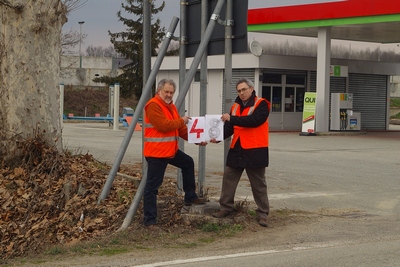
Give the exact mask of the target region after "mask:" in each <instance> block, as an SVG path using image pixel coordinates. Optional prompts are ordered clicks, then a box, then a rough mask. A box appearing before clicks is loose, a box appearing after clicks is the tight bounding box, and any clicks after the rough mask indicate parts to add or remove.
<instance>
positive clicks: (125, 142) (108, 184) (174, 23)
mask: <svg viewBox="0 0 400 267" xmlns="http://www.w3.org/2000/svg"><path fill="white" fill-rule="evenodd" d="M178 21H179V19H178V18H177V17H173V19H172V22H171V25H170V26H169V28H168V32H167V34H166V35H165V38H164V41H163V43H162V45H161V47H160V50H159V52H158V55H157V59H156V61H155V62H154V67H153V69H152V70H151V73H150V76H149V79H148V80H147V83H146V86H145V87H144V88H143V94H144V95H146V93H149V92H150V91H151V88H152V86H153V83H154V81H155V79H156V76H157V72H158V71H159V69H160V66H161V63H162V61H163V59H164V56H165V54H166V52H167V48H168V46H169V43H170V42H171V38H172V36H173V33H174V32H175V28H176V26H177V25H178ZM146 102H147V99H146V98H145V97H141V98H140V99H139V102H138V104H137V106H136V110H137V111H138V112H135V113H134V114H133V117H132V122H131V124H130V125H129V127H128V130H127V131H126V134H125V137H124V139H123V140H122V144H121V147H120V148H119V151H118V154H117V157H116V158H115V161H114V163H113V166H112V168H111V170H110V173H109V175H108V177H107V181H106V183H105V185H104V187H103V190H102V192H101V195H100V197H99V200H98V203H101V201H102V200H104V199H105V198H106V197H107V196H108V194H109V193H110V189H111V186H112V183H113V182H114V178H115V175H116V174H117V171H118V169H119V166H120V165H121V162H122V159H123V157H124V155H125V152H126V149H127V148H128V145H129V141H130V140H131V138H132V135H133V133H134V131H135V126H136V123H137V122H138V120H139V117H140V114H141V112H139V111H142V110H143V108H144V106H145V105H146ZM146 179H147V177H146V175H145V174H143V177H142V181H141V183H140V186H139V188H138V191H137V193H136V195H135V198H134V201H135V200H137V202H138V203H139V202H140V199H141V197H142V195H143V189H144V184H145V183H146ZM137 198H138V199H137ZM130 211H131V209H130ZM132 217H133V215H132Z"/></svg>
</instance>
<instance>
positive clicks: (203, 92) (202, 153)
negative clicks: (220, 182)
mask: <svg viewBox="0 0 400 267" xmlns="http://www.w3.org/2000/svg"><path fill="white" fill-rule="evenodd" d="M207 18H208V1H206V0H203V1H201V39H203V38H204V35H205V32H206V28H207ZM207 78H208V75H207V50H205V51H204V53H203V57H202V59H201V67H200V116H205V115H206V114H207V87H208V79H207ZM198 165H199V166H198V170H199V171H198V173H199V174H198V193H199V196H200V197H203V196H204V181H205V176H206V175H205V169H206V147H205V146H199V163H198Z"/></svg>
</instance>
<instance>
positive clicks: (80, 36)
mask: <svg viewBox="0 0 400 267" xmlns="http://www.w3.org/2000/svg"><path fill="white" fill-rule="evenodd" d="M78 23H79V68H80V69H82V24H83V23H85V22H84V21H79V22H78Z"/></svg>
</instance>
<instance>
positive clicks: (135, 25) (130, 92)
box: [93, 0, 165, 99]
mask: <svg viewBox="0 0 400 267" xmlns="http://www.w3.org/2000/svg"><path fill="white" fill-rule="evenodd" d="M164 6H165V2H163V3H162V4H161V5H160V6H159V7H156V6H155V4H154V1H150V9H151V11H150V12H151V14H152V18H153V15H155V14H157V13H159V12H161V11H162V10H163V9H164ZM122 8H123V9H124V10H125V11H126V12H127V13H128V14H132V15H134V16H135V18H136V20H134V19H131V18H125V17H123V16H122V14H121V11H119V12H118V13H117V17H118V19H119V20H120V21H122V22H123V23H124V25H126V27H127V28H126V31H125V32H117V33H111V32H110V31H109V32H108V34H109V35H110V41H111V43H112V44H113V45H114V49H115V51H116V52H117V53H118V54H119V55H122V56H123V57H124V58H125V59H127V60H129V61H130V63H129V64H127V65H125V66H123V67H122V68H121V69H122V70H123V73H122V74H120V75H118V76H117V77H109V76H103V77H99V78H95V79H93V81H94V82H101V83H106V84H114V83H116V82H118V83H119V84H120V87H121V96H122V97H125V98H126V97H132V96H135V97H136V98H137V99H139V98H140V96H141V94H142V87H143V0H126V4H124V3H123V4H122ZM150 28H151V56H156V55H157V48H158V47H159V45H160V43H161V42H162V40H163V38H164V36H165V33H164V32H165V28H164V27H161V26H160V19H156V20H155V21H154V23H153V19H152V25H151V27H150Z"/></svg>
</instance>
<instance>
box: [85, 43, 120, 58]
mask: <svg viewBox="0 0 400 267" xmlns="http://www.w3.org/2000/svg"><path fill="white" fill-rule="evenodd" d="M86 55H87V56H90V57H118V53H117V52H116V51H115V49H114V47H113V46H112V45H110V46H109V47H105V48H104V47H102V46H93V45H89V46H88V47H87V48H86Z"/></svg>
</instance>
